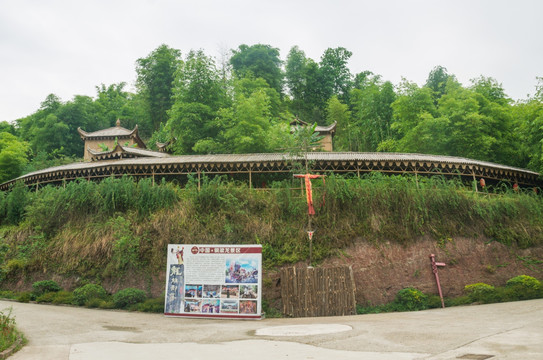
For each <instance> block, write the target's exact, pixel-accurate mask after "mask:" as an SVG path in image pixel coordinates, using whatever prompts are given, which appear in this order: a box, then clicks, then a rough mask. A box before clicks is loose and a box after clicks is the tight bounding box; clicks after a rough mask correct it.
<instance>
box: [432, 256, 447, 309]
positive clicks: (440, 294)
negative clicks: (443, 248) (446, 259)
mask: <svg viewBox="0 0 543 360" xmlns="http://www.w3.org/2000/svg"><path fill="white" fill-rule="evenodd" d="M430 259H431V260H432V272H433V273H434V276H435V277H436V283H437V290H438V291H439V298H440V299H441V307H442V308H443V309H445V302H444V301H443V293H442V292H441V284H440V283H439V275H438V274H437V267H438V266H445V263H438V262H436V256H435V255H434V254H430Z"/></svg>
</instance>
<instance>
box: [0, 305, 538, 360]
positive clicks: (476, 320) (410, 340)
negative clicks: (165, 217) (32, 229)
mask: <svg viewBox="0 0 543 360" xmlns="http://www.w3.org/2000/svg"><path fill="white" fill-rule="evenodd" d="M9 307H12V308H13V315H14V316H15V319H16V322H17V325H18V327H19V329H20V330H21V331H23V332H24V333H25V334H26V337H27V338H28V340H29V342H28V344H27V345H26V346H25V347H24V348H23V349H22V350H21V351H19V352H18V353H16V354H15V355H13V356H12V357H11V358H10V360H27V359H46V360H49V359H51V360H53V359H55V360H64V359H69V360H91V359H92V360H94V359H103V360H108V359H116V360H119V359H121V360H122V359H134V360H139V359H205V360H209V359H221V360H229V359H236V360H249V359H251V360H266V359H274V360H275V359H311V360H325V359H326V360H329V359H334V360H342V359H347V360H350V359H368V360H373V359H375V360H381V359H387V360H388V359H392V360H396V359H400V360H402V359H492V360H494V359H524V360H526V359H534V360H535V359H543V300H531V301H522V302H515V303H504V304H492V305H478V306H465V307H454V308H448V309H436V310H428V311H419V312H406V313H388V314H376V315H358V316H345V317H323V318H302V319H265V320H262V321H248V320H245V321H240V320H206V319H195V320H194V319H183V318H167V317H164V316H163V315H161V314H143V313H130V312H122V311H104V310H93V309H84V308H75V307H66V306H48V305H37V304H22V303H16V302H8V301H0V309H5V308H9Z"/></svg>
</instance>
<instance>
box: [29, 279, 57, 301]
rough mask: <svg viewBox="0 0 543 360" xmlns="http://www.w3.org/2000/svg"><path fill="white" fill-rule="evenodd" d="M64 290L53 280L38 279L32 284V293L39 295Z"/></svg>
mask: <svg viewBox="0 0 543 360" xmlns="http://www.w3.org/2000/svg"><path fill="white" fill-rule="evenodd" d="M60 290H62V288H61V287H60V286H59V285H58V284H57V282H56V281H53V280H42V281H36V282H35V283H33V284H32V293H33V294H34V295H35V296H36V297H39V296H41V295H43V294H45V293H51V292H52V293H54V292H58V291H60Z"/></svg>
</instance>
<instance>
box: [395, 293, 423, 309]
mask: <svg viewBox="0 0 543 360" xmlns="http://www.w3.org/2000/svg"><path fill="white" fill-rule="evenodd" d="M396 303H397V304H398V305H399V308H398V310H400V311H401V310H408V311H415V310H424V309H428V296H426V295H424V294H423V293H422V292H421V291H420V290H417V289H415V288H412V287H408V288H405V289H402V290H400V291H398V294H397V295H396Z"/></svg>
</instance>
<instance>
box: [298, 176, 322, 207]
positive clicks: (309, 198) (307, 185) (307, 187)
mask: <svg viewBox="0 0 543 360" xmlns="http://www.w3.org/2000/svg"><path fill="white" fill-rule="evenodd" d="M294 177H295V178H303V179H304V180H305V195H306V198H307V213H308V214H309V215H315V208H314V207H313V191H312V189H311V179H318V178H322V181H323V182H324V175H312V174H305V175H302V174H296V175H294Z"/></svg>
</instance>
